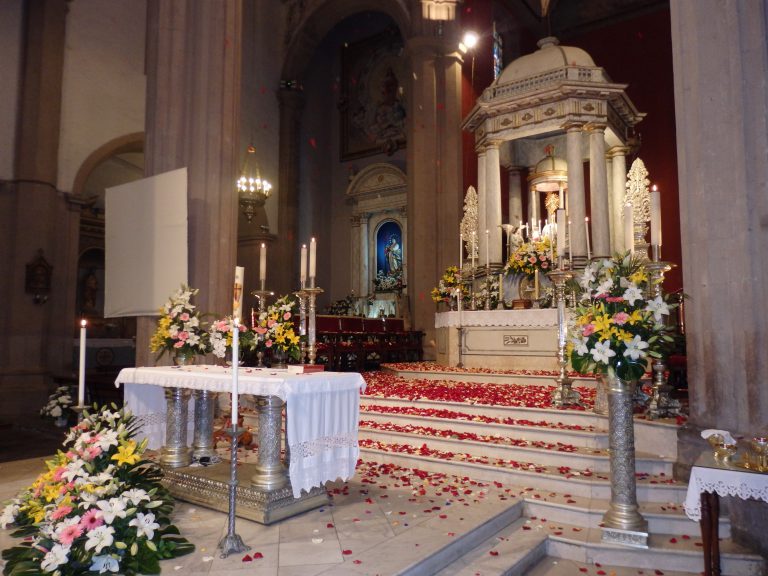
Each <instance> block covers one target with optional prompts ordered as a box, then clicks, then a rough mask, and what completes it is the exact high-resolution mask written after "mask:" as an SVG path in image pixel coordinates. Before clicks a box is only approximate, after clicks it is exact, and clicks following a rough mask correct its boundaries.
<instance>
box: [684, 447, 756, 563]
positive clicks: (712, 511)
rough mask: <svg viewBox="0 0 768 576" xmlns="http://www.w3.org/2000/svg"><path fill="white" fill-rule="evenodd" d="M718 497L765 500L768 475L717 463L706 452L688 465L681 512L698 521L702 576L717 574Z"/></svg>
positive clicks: (718, 556)
mask: <svg viewBox="0 0 768 576" xmlns="http://www.w3.org/2000/svg"><path fill="white" fill-rule="evenodd" d="M720 496H735V497H737V498H741V499H742V500H746V499H748V498H755V499H758V500H763V501H764V502H768V474H766V473H761V472H757V471H754V470H747V469H744V468H740V467H736V466H735V465H732V464H728V463H723V462H718V461H717V460H715V459H714V457H713V455H712V454H710V453H709V452H707V453H705V454H702V455H701V456H700V457H699V459H698V460H697V461H696V464H694V466H693V468H691V478H690V480H689V481H688V493H687V495H686V498H685V504H684V506H685V514H686V516H688V518H690V519H691V520H695V521H698V522H700V524H701V538H702V543H703V545H704V574H706V576H720V543H719V536H718V529H719V521H720V502H719V497H720Z"/></svg>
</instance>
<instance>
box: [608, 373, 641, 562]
mask: <svg viewBox="0 0 768 576" xmlns="http://www.w3.org/2000/svg"><path fill="white" fill-rule="evenodd" d="M609 383H610V386H609V389H608V442H609V446H610V458H611V502H610V504H609V506H608V511H607V512H606V513H605V515H604V516H603V541H604V542H612V543H614V544H624V545H627V546H634V547H637V548H647V547H648V522H647V521H646V519H645V518H643V516H642V514H640V512H639V511H638V506H637V490H636V488H637V486H636V483H635V429H634V419H633V416H632V392H633V391H632V390H631V386H630V384H629V383H628V382H625V381H623V380H621V379H620V378H611V379H610V380H609Z"/></svg>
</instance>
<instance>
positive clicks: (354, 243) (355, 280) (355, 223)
mask: <svg viewBox="0 0 768 576" xmlns="http://www.w3.org/2000/svg"><path fill="white" fill-rule="evenodd" d="M349 227H350V230H349V264H350V269H349V275H350V279H349V286H350V289H351V290H352V291H353V292H354V293H355V294H357V295H358V296H360V269H361V268H362V258H361V256H360V252H361V248H362V246H361V242H360V216H359V215H358V214H353V215H352V216H351V217H350V218H349Z"/></svg>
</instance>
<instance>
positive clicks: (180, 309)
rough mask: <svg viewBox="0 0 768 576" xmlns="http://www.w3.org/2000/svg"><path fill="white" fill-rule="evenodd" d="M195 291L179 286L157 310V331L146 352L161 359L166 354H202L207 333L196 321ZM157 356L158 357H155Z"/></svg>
mask: <svg viewBox="0 0 768 576" xmlns="http://www.w3.org/2000/svg"><path fill="white" fill-rule="evenodd" d="M198 292H199V290H198V289H196V288H190V287H189V286H186V285H184V284H182V286H181V288H179V289H178V290H177V291H176V292H175V293H174V294H173V295H172V296H171V297H170V298H169V299H168V302H166V304H165V306H163V307H162V308H161V309H160V314H161V317H160V319H158V321H157V330H156V331H155V333H154V335H153V336H152V340H151V341H150V350H152V352H157V353H159V356H162V355H163V354H164V353H165V352H166V351H168V352H181V353H186V354H206V353H207V352H208V334H207V332H206V331H205V328H204V327H203V326H202V324H201V322H200V312H199V310H197V307H196V306H195V305H194V304H192V302H191V300H192V296H195V295H196V294H197V293H198ZM159 356H158V357H159Z"/></svg>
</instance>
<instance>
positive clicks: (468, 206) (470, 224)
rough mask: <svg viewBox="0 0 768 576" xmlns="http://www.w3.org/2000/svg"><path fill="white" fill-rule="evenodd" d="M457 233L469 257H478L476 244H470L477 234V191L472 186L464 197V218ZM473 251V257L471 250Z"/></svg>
mask: <svg viewBox="0 0 768 576" xmlns="http://www.w3.org/2000/svg"><path fill="white" fill-rule="evenodd" d="M459 232H461V233H462V234H463V235H464V245H465V248H466V250H467V254H469V257H470V258H472V257H473V256H474V257H475V258H477V257H478V251H479V248H478V246H477V245H478V242H472V237H473V236H474V235H475V234H476V233H477V191H476V190H475V187H474V186H470V187H469V188H467V193H466V195H465V196H464V217H463V218H462V219H461V225H460V226H459ZM473 249H474V252H475V253H474V255H473V254H472V250H473Z"/></svg>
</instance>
